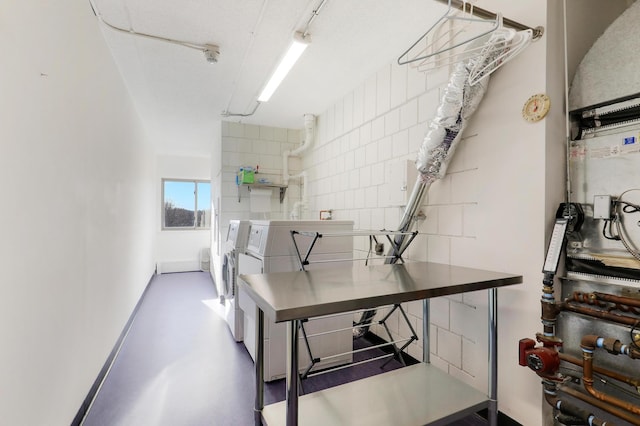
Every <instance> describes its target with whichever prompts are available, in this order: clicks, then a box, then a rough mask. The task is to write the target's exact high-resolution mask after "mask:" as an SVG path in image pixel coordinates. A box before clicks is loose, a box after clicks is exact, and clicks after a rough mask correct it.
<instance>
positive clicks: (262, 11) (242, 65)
mask: <svg viewBox="0 0 640 426" xmlns="http://www.w3.org/2000/svg"><path fill="white" fill-rule="evenodd" d="M268 3H269V0H264V1H263V2H262V7H261V8H260V13H259V14H258V18H257V19H256V23H255V24H254V25H253V30H252V31H251V37H250V38H249V44H248V45H247V48H246V49H245V51H244V56H243V57H242V62H241V63H240V69H239V70H238V73H237V74H236V75H237V76H238V78H237V79H236V80H235V81H234V82H233V89H232V91H231V95H230V96H229V101H228V102H227V107H226V108H225V110H224V111H223V112H222V114H221V115H222V116H223V117H249V116H252V115H253V114H255V112H256V111H257V110H258V107H259V106H260V102H259V101H256V106H255V107H254V108H253V111H251V112H250V113H247V114H238V113H232V112H229V107H230V106H231V102H232V101H233V97H234V96H235V94H236V89H237V88H238V80H239V79H240V77H241V76H242V73H243V71H244V69H245V63H246V62H247V58H248V57H249V52H251V47H252V46H253V42H254V41H255V38H256V33H257V32H258V27H259V26H260V23H261V22H262V18H264V14H265V11H266V10H267V4H268Z"/></svg>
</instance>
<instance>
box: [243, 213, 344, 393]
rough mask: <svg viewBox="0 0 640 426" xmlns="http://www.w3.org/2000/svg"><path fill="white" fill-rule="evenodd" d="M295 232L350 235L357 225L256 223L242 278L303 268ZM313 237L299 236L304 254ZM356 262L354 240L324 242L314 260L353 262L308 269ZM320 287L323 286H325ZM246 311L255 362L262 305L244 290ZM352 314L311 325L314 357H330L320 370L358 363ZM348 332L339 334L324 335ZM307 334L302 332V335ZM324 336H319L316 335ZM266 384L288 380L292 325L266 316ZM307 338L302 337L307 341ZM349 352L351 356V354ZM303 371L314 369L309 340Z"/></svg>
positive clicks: (318, 366)
mask: <svg viewBox="0 0 640 426" xmlns="http://www.w3.org/2000/svg"><path fill="white" fill-rule="evenodd" d="M291 230H295V231H306V232H319V233H334V234H339V233H340V232H345V233H348V232H350V231H352V230H353V222H352V221H329V220H322V221H281V220H271V221H264V220H252V221H251V227H250V230H249V239H248V242H247V248H246V251H245V254H242V255H240V267H239V270H240V274H261V273H270V272H287V271H298V270H300V263H299V260H298V256H297V253H296V250H295V246H294V245H293V240H292V238H291ZM311 241H312V238H309V237H305V236H297V237H296V242H297V244H298V248H299V249H300V251H301V253H302V254H303V255H304V254H305V253H306V251H307V249H308V247H309V245H310V243H311ZM352 258H353V237H352V236H350V235H345V236H332V237H326V238H319V239H318V240H317V242H316V243H315V245H314V247H313V250H312V252H311V255H310V257H309V260H310V261H314V260H337V259H347V260H346V261H345V262H327V263H315V264H314V263H311V264H310V265H307V266H305V269H306V270H309V269H314V268H321V267H336V266H337V265H339V264H340V263H342V264H343V265H351V259H352ZM318 285H322V284H321V283H319V284H318ZM238 296H239V303H240V307H241V308H242V310H243V311H244V344H245V346H246V347H247V350H248V351H249V353H250V354H251V357H252V358H253V359H254V360H255V349H256V348H255V343H256V338H255V336H256V329H255V326H256V319H255V318H256V305H255V303H254V302H253V300H252V299H251V298H250V297H249V296H248V295H247V294H246V293H244V292H243V291H242V289H240V292H239V295H238ZM352 323H353V318H352V316H351V315H342V316H333V317H326V318H322V319H318V320H311V321H309V322H306V323H305V325H304V326H305V330H306V333H307V335H308V336H309V343H310V346H311V351H312V354H313V357H314V358H318V357H319V358H324V357H329V356H334V355H337V354H343V355H341V356H338V357H334V358H329V359H327V360H324V361H321V362H320V363H318V364H316V365H315V367H314V370H317V369H321V368H327V367H331V366H334V365H341V364H346V363H349V362H351V361H352V354H351V353H350V351H351V350H352V349H353V333H352V332H351V326H352ZM331 330H342V331H339V332H335V333H325V334H320V333H324V332H327V331H331ZM301 334H302V333H301ZM316 334H318V335H316ZM264 336H265V338H264V380H265V381H271V380H275V379H279V378H282V377H284V376H285V371H286V325H285V324H283V323H280V324H276V323H274V322H273V321H272V320H269V319H268V318H267V317H265V330H264ZM301 338H302V337H301ZM345 353H346V354H345ZM299 354H300V370H305V369H306V368H307V367H308V366H309V365H310V359H309V356H308V353H307V349H306V346H305V344H304V342H302V341H301V342H300V349H299Z"/></svg>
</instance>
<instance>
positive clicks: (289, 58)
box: [258, 34, 309, 102]
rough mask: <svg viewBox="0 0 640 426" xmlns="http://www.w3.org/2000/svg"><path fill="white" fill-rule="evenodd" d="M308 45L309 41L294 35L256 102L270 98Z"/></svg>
mask: <svg viewBox="0 0 640 426" xmlns="http://www.w3.org/2000/svg"><path fill="white" fill-rule="evenodd" d="M296 35H297V34H296ZM308 45H309V43H308V42H306V41H305V40H304V39H302V38H301V37H295V38H294V39H293V42H292V43H291V46H289V50H287V53H286V54H285V55H284V57H283V58H282V60H281V61H280V63H279V64H278V67H277V68H276V70H275V71H274V72H273V74H272V75H271V78H270V79H269V82H268V83H267V85H266V86H264V89H262V93H260V96H258V102H267V101H268V100H269V99H270V98H271V95H273V93H274V92H275V91H276V89H277V88H278V86H279V85H280V83H282V80H284V78H285V77H286V76H287V74H288V73H289V71H291V68H293V66H294V65H295V63H296V62H297V61H298V58H300V55H302V52H304V50H305V49H306V48H307V46H308Z"/></svg>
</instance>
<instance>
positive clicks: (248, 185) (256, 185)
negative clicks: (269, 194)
mask: <svg viewBox="0 0 640 426" xmlns="http://www.w3.org/2000/svg"><path fill="white" fill-rule="evenodd" d="M243 186H244V187H246V188H247V190H249V192H251V188H256V189H274V188H277V189H279V190H280V203H282V202H283V201H284V194H285V193H286V192H287V185H283V184H281V183H241V184H239V185H237V187H238V202H240V198H241V189H240V188H241V187H243Z"/></svg>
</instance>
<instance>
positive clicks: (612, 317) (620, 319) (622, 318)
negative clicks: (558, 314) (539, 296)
mask: <svg viewBox="0 0 640 426" xmlns="http://www.w3.org/2000/svg"><path fill="white" fill-rule="evenodd" d="M561 309H562V310H565V311H571V312H577V313H579V314H584V315H589V316H590V317H595V318H600V319H606V320H608V321H612V322H617V323H618V324H624V325H628V326H631V327H632V326H634V325H636V324H637V323H638V319H637V318H634V317H630V316H626V315H618V314H612V313H610V312H605V311H600V310H597V309H592V308H585V307H583V306H576V305H574V304H572V303H569V302H567V301H565V302H564V303H562V304H561Z"/></svg>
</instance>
